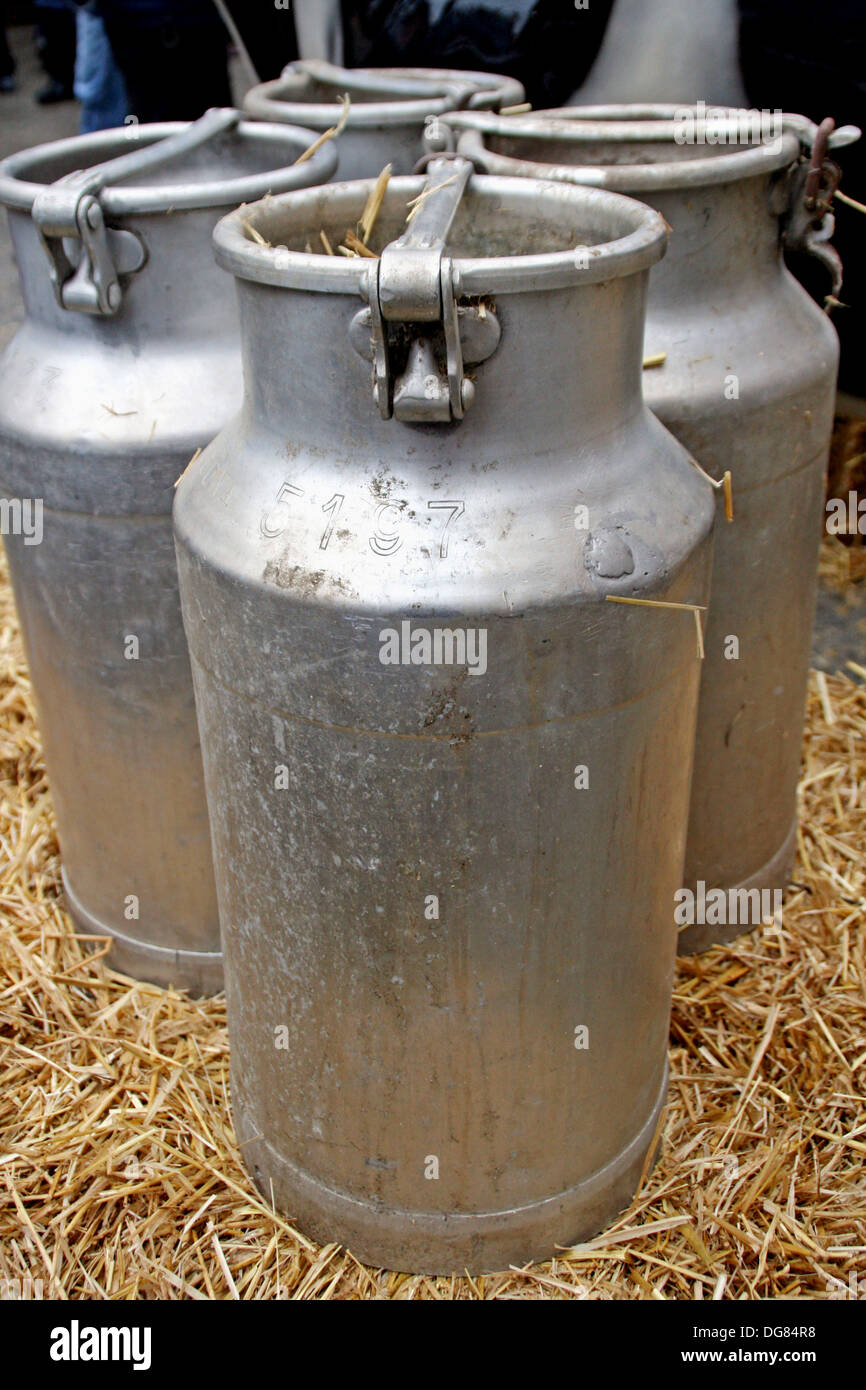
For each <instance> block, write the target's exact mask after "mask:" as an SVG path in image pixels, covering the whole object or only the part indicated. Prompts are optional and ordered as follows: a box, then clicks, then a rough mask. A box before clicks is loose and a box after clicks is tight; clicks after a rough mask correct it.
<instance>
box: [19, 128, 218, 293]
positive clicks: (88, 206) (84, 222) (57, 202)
mask: <svg viewBox="0 0 866 1390" xmlns="http://www.w3.org/2000/svg"><path fill="white" fill-rule="evenodd" d="M240 119H241V113H240V112H239V111H235V110H233V109H232V108H231V107H222V108H220V107H214V108H212V109H211V110H210V111H207V112H206V113H205V115H204V116H202V117H201V118H200V120H198V121H194V122H193V123H192V124H191V125H189V126H188V127H187V128H186V129H185V130H180V131H177V132H176V133H175V134H174V135H169V136H168V137H167V138H166V139H164V140H157V141H155V142H154V143H153V144H152V145H147V146H146V147H145V148H144V149H138V150H132V151H131V152H130V153H129V154H123V155H119V156H118V157H117V158H116V159H109V160H106V161H105V163H103V164H95V165H93V166H92V167H91V168H89V169H76V170H74V172H73V173H71V174H66V175H64V177H63V178H61V179H58V180H57V182H56V183H53V184H50V185H49V186H48V187H47V188H43V189H41V190H40V192H39V193H38V194H37V195H36V197H35V199H34V201H33V213H32V216H33V222H34V224H35V226H36V228H37V231H38V232H39V236H40V239H41V241H42V245H43V246H44V248H45V252H46V255H47V256H48V262H49V274H50V276H51V283H52V285H53V286H54V293H55V296H56V298H57V302H58V304H59V305H60V306H61V308H63V309H74V310H77V311H78V312H79V313H84V314H97V315H102V316H104V317H110V316H111V315H113V314H116V313H117V310H118V309H119V308H120V305H121V301H122V299H123V292H122V290H121V286H120V281H119V279H118V276H119V274H121V273H126V274H129V273H131V272H133V271H136V270H140V269H141V267H142V265H144V262H145V260H146V251H145V248H144V246H143V244H142V242H141V240H140V238H138V237H137V236H135V235H134V233H132V232H129V231H117V232H111V233H109V231H108V229H107V228H106V226H105V217H104V214H103V210H102V207H101V205H100V202H99V195H100V193H102V191H103V190H104V189H105V188H108V187H109V186H110V187H114V185H115V184H117V183H120V182H122V181H123V180H124V179H131V178H135V177H137V176H139V175H141V174H144V173H149V172H150V170H152V169H156V168H159V167H160V166H161V165H163V164H167V163H168V162H169V161H170V160H173V159H177V158H179V157H180V156H181V155H184V154H188V153H189V151H190V150H194V149H198V147H199V146H200V145H203V144H205V143H206V142H207V141H208V140H213V139H214V138H215V137H216V136H218V135H222V134H224V133H225V132H226V131H228V130H233V129H234V127H235V126H236V125H237V123H238V121H239V120H240ZM64 238H66V239H67V240H69V239H71V240H75V241H79V242H80V243H81V257H80V259H79V260H78V262H77V264H76V263H73V261H72V260H70V258H69V256H68V255H67V252H66V250H65V248H64V245H63V241H64ZM110 241H113V242H114V248H113V247H112V245H111V244H110ZM117 248H120V249H122V251H123V255H124V258H125V262H126V263H125V264H124V265H123V267H122V268H119V267H118V266H117V265H116V263H115V260H114V254H113V251H114V250H115V249H117Z"/></svg>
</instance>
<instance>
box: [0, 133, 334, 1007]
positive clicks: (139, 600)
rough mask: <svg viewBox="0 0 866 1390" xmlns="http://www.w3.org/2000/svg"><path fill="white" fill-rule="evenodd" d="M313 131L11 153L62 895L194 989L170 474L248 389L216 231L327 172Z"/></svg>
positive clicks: (21, 370)
mask: <svg viewBox="0 0 866 1390" xmlns="http://www.w3.org/2000/svg"><path fill="white" fill-rule="evenodd" d="M313 138H314V137H313V136H312V135H311V134H310V132H309V131H304V130H297V129H293V128H291V127H289V126H278V127H274V126H264V125H257V124H254V123H250V122H246V121H240V120H239V113H238V112H236V111H213V112H210V113H208V114H207V115H206V116H205V117H203V118H202V120H201V121H199V122H197V123H195V124H194V125H189V126H186V125H174V124H173V125H141V126H138V125H135V126H131V127H129V128H128V129H124V130H111V131H101V132H99V133H98V134H95V135H88V136H83V137H79V138H75V139H69V140H61V141H58V142H56V143H54V144H49V145H41V146H39V147H37V148H35V149H31V150H27V151H25V152H24V153H21V154H17V155H14V156H13V157H11V158H9V159H7V160H5V161H4V163H3V164H2V165H0V202H2V203H4V204H5V205H6V207H7V208H8V210H9V221H10V226H11V231H12V237H13V241H14V246H15V253H16V257H17V260H18V266H19V270H20V274H21V284H22V290H23V295H24V300H25V305H26V320H25V322H24V324H23V326H22V327H21V328H20V330H19V331H18V333H17V334H16V335H15V337H14V338H13V339H12V341H11V343H10V344H9V345H8V347H7V349H6V351H5V353H4V355H3V357H2V361H0V489H2V496H3V497H4V499H6V500H5V501H4V502H3V504H2V506H3V507H4V508H5V512H4V523H6V524H4V528H3V529H4V535H5V542H6V549H7V553H8V556H9V565H10V570H11V575H12V581H13V584H14V588H15V597H16V601H17V605H18V611H19V614H20V617H21V623H22V628H23V633H24V639H25V643H26V648H27V656H28V661H29V665H30V671H31V675H32V678H33V685H34V689H35V693H36V699H37V705H38V711H39V720H40V727H41V732H42V738H43V742H44V747H45V756H46V762H47V767H48V774H49V780H50V785H51V791H52V795H53V799H54V806H55V810H56V814H57V824H58V832H59V838H60V847H61V852H62V858H63V880H64V885H65V889H66V896H67V900H68V903H69V906H70V908H71V910H72V913H73V916H74V917H75V919H76V921H77V923H78V925H79V927H80V929H81V930H82V931H83V932H85V933H87V934H92V935H95V936H97V937H109V938H111V940H112V942H113V947H112V951H111V955H110V963H111V964H112V966H114V967H115V968H116V969H119V970H122V971H125V972H127V973H129V974H131V975H135V976H141V977H144V978H146V979H149V980H154V981H157V982H158V983H163V984H164V983H168V982H171V983H174V984H177V985H185V986H188V987H189V988H190V989H191V990H193V991H194V992H196V993H202V992H208V991H211V990H215V989H219V988H221V979H222V965H221V955H220V945H219V923H218V914H217V907H216V898H215V893H214V886H213V874H212V868H211V856H210V844H209V836H208V823H207V810H206V805H205V797H204V788H203V785H202V774H201V759H200V753H199V746H198V733H197V729H196V722H195V708H194V702H193V693H192V684H191V680H190V673H189V660H188V657H187V653H186V643H185V640H184V635H183V625H182V622H181V615H180V603H179V599H178V593H177V576H176V569H175V561H174V548H173V543H172V536H171V520H170V512H171V503H172V497H173V485H174V482H175V480H176V479H177V478H178V476H179V475H180V473H181V472H182V471H183V469H184V468H185V466H186V464H187V463H188V461H189V459H190V456H191V455H192V453H193V451H194V450H195V449H196V448H198V447H201V446H204V445H205V444H207V443H208V441H209V440H210V439H211V438H212V437H213V435H214V434H215V433H216V431H217V430H218V429H219V428H220V427H221V425H223V424H224V422H225V421H226V420H227V419H228V418H229V417H230V416H231V415H232V413H233V412H234V411H235V410H236V409H237V406H238V403H239V401H240V396H241V366H240V349H239V342H238V329H237V314H236V307H235V304H234V303H233V298H232V296H231V295H230V294H228V293H226V283H225V276H224V275H223V273H222V272H221V271H220V270H219V269H218V268H217V266H216V264H215V262H214V260H213V253H212V247H211V242H210V238H211V232H212V229H213V227H214V224H215V223H216V221H217V220H218V218H219V217H220V216H221V215H222V214H223V213H224V212H225V211H226V210H227V209H229V208H233V207H236V206H237V204H238V203H239V202H241V201H242V200H243V199H249V200H252V199H256V198H258V197H261V196H262V194H264V193H265V192H267V191H268V190H273V191H274V192H279V191H282V190H283V189H287V188H296V187H300V186H303V185H306V184H309V183H313V182H316V181H319V180H321V179H323V178H327V177H328V176H329V175H330V173H332V172H333V168H334V165H335V157H334V154H333V152H332V150H331V148H330V146H325V147H324V148H323V149H321V150H320V151H319V153H318V154H317V155H315V156H314V157H313V158H312V159H310V160H309V161H307V162H306V163H303V164H300V165H298V166H297V167H296V168H294V167H292V165H293V162H294V160H295V159H296V158H297V156H298V155H299V154H300V153H301V152H302V151H303V150H304V149H305V148H307V147H309V144H310V142H311V141H312V139H313ZM74 171H78V172H74Z"/></svg>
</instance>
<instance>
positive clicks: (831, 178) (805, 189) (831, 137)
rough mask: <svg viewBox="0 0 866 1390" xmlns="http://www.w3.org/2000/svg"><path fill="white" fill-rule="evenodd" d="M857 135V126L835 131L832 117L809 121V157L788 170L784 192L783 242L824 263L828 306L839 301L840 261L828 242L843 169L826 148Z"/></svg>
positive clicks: (806, 138) (805, 139)
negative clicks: (828, 281) (834, 196)
mask: <svg viewBox="0 0 866 1390" xmlns="http://www.w3.org/2000/svg"><path fill="white" fill-rule="evenodd" d="M859 135H860V132H859V130H858V129H857V128H856V126H842V127H841V128H840V129H839V130H837V129H836V127H835V122H834V121H833V118H832V117H831V116H828V117H827V118H826V119H825V120H823V121H822V122H821V124H820V125H819V126H817V127H815V126H813V125H812V124H811V122H809V123H808V128H807V130H805V131H804V133H803V134H801V141H802V143H803V144H804V146H805V149H806V150H807V152H808V154H809V159H808V161H807V160H806V159H802V160H801V161H800V162H799V163H798V164H795V165H794V167H793V168H792V169H791V171H790V174H789V177H788V183H787V187H786V189H785V191H784V194H783V198H784V201H785V203H786V204H787V206H786V207H785V208H784V224H783V232H782V235H783V239H784V242H785V245H786V246H788V247H790V248H791V250H793V251H801V252H803V253H805V254H806V255H810V256H814V257H815V258H816V259H817V260H819V261H820V262H821V263H822V265H824V266H826V268H827V270H828V271H829V273H830V277H831V288H830V295H829V297H828V300H827V303H828V305H829V304H833V303H837V302H838V301H837V299H836V296H837V295H838V294H839V291H840V290H841V288H842V261H841V259H840V257H839V253H838V251H837V250H836V249H835V247H833V246H831V245H830V238H831V237H832V235H833V231H834V229H835V218H834V217H833V213H832V211H831V208H832V204H833V194H834V193H835V192H836V189H837V188H838V186H839V180H840V178H841V176H842V171H841V170H840V168H839V166H838V164H836V163H834V161H833V160H831V159H830V158H828V150H829V149H831V148H833V147H835V146H837V145H847V144H850V143H851V142H852V141H853V140H856V139H858V138H859Z"/></svg>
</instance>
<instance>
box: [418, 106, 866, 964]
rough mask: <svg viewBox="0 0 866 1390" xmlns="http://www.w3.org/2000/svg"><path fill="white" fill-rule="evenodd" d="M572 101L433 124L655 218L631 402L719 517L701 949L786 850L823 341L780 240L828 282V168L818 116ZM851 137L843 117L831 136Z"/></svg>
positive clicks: (693, 934)
mask: <svg viewBox="0 0 866 1390" xmlns="http://www.w3.org/2000/svg"><path fill="white" fill-rule="evenodd" d="M586 114H587V113H584V112H582V111H575V110H568V111H567V112H566V111H561V112H558V113H541V114H539V115H538V116H533V117H531V118H530V117H521V118H519V119H517V118H515V119H514V120H507V121H506V120H500V119H498V118H496V117H481V116H478V117H476V116H474V115H470V116H465V115H463V114H462V113H457V114H455V115H454V116H453V117H450V116H449V118H448V124H449V125H451V126H452V127H453V128H454V135H455V136H456V137H457V142H458V147H459V149H460V150H461V151H463V152H464V153H465V154H467V155H469V156H471V158H472V159H473V160H474V161H475V163H476V165H477V167H479V168H480V169H483V170H488V171H490V172H495V173H497V174H518V173H519V174H522V175H525V176H527V177H530V178H537V177H540V176H542V175H546V176H547V177H550V178H553V179H556V180H559V181H562V182H565V183H569V184H571V183H581V184H593V185H596V186H598V187H604V188H611V189H616V190H619V191H620V192H624V193H629V194H633V195H634V196H635V197H639V198H641V199H642V200H645V201H646V202H647V203H649V204H650V205H651V206H652V207H654V208H657V209H658V211H659V212H661V213H662V214H663V215H664V217H665V218H666V220H667V222H668V223H669V225H670V227H671V229H672V230H671V238H670V250H669V253H668V255H667V256H666V258H665V260H664V262H663V263H662V264H661V265H660V266H659V267H658V269H657V270H655V271H654V272H653V275H652V276H651V279H650V294H649V308H648V316H647V332H646V353H647V359H648V367H647V370H646V371H644V374H643V375H644V398H645V400H646V401H647V403H648V405H649V406H650V407H651V408H652V410H653V411H654V412H655V413H656V414H657V415H658V417H659V419H661V420H662V421H663V422H664V424H666V425H667V426H668V428H669V429H670V430H672V431H673V433H674V434H675V435H676V436H677V438H678V439H679V440H681V441H682V443H683V444H685V445H686V447H687V448H688V449H689V450H690V451H691V452H692V453H693V455H694V457H695V458H696V459H697V460H698V462H699V463H700V464H701V465H702V466H703V467H704V468H705V469H706V470H707V471H708V472H709V473H710V474H712V476H713V477H714V478H715V479H716V480H721V479H722V478H723V476H724V474H725V472H726V471H728V470H729V471H730V473H731V475H732V485H733V515H734V519H733V521H732V523H731V524H725V523H720V526H719V528H718V530H717V534H716V542H715V559H714V565H713V590H712V601H711V605H710V612H709V620H708V626H707V638H706V660H705V661H704V664H703V672H702V683H701V697H700V712H699V716H698V731H697V747H696V751H695V767H694V780H693V788H692V798H691V814H690V823H689V835H688V847H687V852H686V871H685V880H684V885H685V886H684V890H683V893H682V895H680V896H678V899H677V903H676V905H675V911H676V915H677V918H678V921H679V923H680V925H683V926H684V930H683V931H682V934H681V936H680V948H681V949H685V950H700V949H703V948H705V947H706V946H708V945H710V944H711V943H712V942H714V941H724V940H729V939H730V938H732V937H733V936H736V935H737V934H739V933H741V932H743V931H748V930H749V929H750V928H753V927H754V926H756V925H758V924H759V923H760V922H761V920H762V919H763V918H764V917H767V916H773V915H775V914H776V913H777V912H778V911H779V910H780V908H781V892H782V889H783V888H784V886H785V884H786V882H787V880H788V876H789V873H790V870H791V867H792V864H793V859H794V851H795V835H796V787H797V779H798V775H799V766H800V742H801V736H802V730H803V713H804V706H805V698H806V683H807V676H808V669H809V653H810V646H811V632H812V617H813V612H814V606H815V593H816V580H817V558H818V545H819V540H820V535H821V526H822V517H823V500H824V473H825V467H826V461H827V454H828V450H829V442H830V434H831V430H832V421H833V401H834V388H835V381H836V367H837V360H838V343H837V338H836V333H835V330H834V329H833V327H832V324H831V323H830V322H829V319H828V318H827V316H826V315H825V314H823V313H822V312H821V311H820V309H819V308H818V307H817V306H816V305H815V303H814V302H813V301H812V300H811V299H810V298H809V296H808V295H807V294H806V293H805V291H804V290H803V289H802V288H801V287H800V285H799V284H798V283H797V282H796V281H795V280H794V279H793V277H792V276H791V275H790V274H789V273H788V271H787V270H786V268H785V265H784V261H783V259H782V244H783V242H787V243H788V244H790V245H795V246H798V247H800V248H801V249H805V250H807V251H811V252H812V253H813V254H815V255H817V256H819V257H820V258H821V259H823V260H824V261H825V263H826V265H827V268H828V271H829V272H830V274H829V275H828V290H831V291H832V294H833V295H834V296H835V295H837V294H838V291H839V286H840V283H841V267H840V266H839V263H838V258H837V257H836V256H835V253H834V251H833V249H832V247H830V246H829V244H828V238H829V236H830V235H831V234H832V225H833V219H832V216H831V215H830V214H829V212H828V206H829V199H830V197H831V196H832V192H833V189H834V187H835V183H836V181H837V180H838V173H839V171H838V168H837V167H836V166H835V165H833V164H831V163H830V162H829V161H828V160H826V159H825V153H824V149H825V148H826V136H827V128H825V127H822V131H821V135H820V139H818V140H817V141H816V136H818V132H817V131H816V128H815V127H814V126H813V125H811V123H810V122H808V121H806V120H805V119H804V118H803V117H797V116H789V115H785V116H782V115H781V113H779V116H778V117H777V116H776V115H775V114H774V113H758V112H752V113H749V112H735V111H727V112H724V113H719V117H718V119H717V118H715V117H713V116H712V115H707V114H706V113H705V112H701V110H700V109H699V108H698V109H691V110H689V108H676V107H653V106H644V107H627V106H626V107H608V108H604V107H601V108H595V109H593V110H592V111H591V112H590V113H588V114H590V115H591V116H592V117H593V119H592V120H576V119H575V117H577V116H584V115H586ZM653 116H655V117H656V119H655V120H653V119H651V118H652V117H653ZM566 117H570V118H571V119H566ZM604 117H607V119H603V118H604ZM629 117H638V118H642V119H628V118H629ZM470 122H473V123H474V126H473V128H472V129H469V128H468V126H469V123H470ZM829 126H832V122H830V123H829ZM440 133H441V132H440ZM858 133H859V132H857V131H856V129H855V128H853V127H844V128H842V129H840V130H838V131H835V132H833V134H831V135H830V137H829V145H831V146H832V145H834V144H845V143H848V142H850V140H851V139H856V138H857V135H858ZM813 146H814V147H815V150H814V155H813V154H812V153H811V150H812V148H813ZM822 147H824V148H822ZM810 169H811V172H810ZM810 199H811V200H812V201H811V203H810V202H809V200H810ZM709 894H716V896H715V897H713V898H712V899H709V898H708V895H709ZM702 919H703V920H702Z"/></svg>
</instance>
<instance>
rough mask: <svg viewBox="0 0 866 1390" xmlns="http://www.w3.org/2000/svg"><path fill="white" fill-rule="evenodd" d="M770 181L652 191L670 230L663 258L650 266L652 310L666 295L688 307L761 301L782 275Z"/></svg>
mask: <svg viewBox="0 0 866 1390" xmlns="http://www.w3.org/2000/svg"><path fill="white" fill-rule="evenodd" d="M771 185H772V176H766V175H765V176H760V177H752V178H745V179H742V180H739V181H737V182H732V183H726V184H722V185H718V186H710V187H706V188H680V189H670V190H665V191H659V192H654V193H653V194H652V204H653V206H654V207H655V208H656V209H657V210H658V211H659V212H661V213H662V215H663V217H664V218H665V220H666V221H667V222H668V224H669V225H670V228H671V237H670V242H669V246H668V254H667V256H666V257H665V259H664V261H663V262H662V263H661V264H660V265H659V266H657V267H656V269H655V271H654V273H653V278H652V285H651V292H650V294H651V298H650V302H651V304H652V305H656V304H658V303H661V302H666V301H667V300H668V299H669V298H670V296H671V295H675V296H676V297H677V299H688V301H689V302H690V303H691V304H692V305H697V304H706V303H709V302H713V303H718V302H719V301H720V298H721V299H723V300H726V302H728V303H733V302H734V301H739V300H741V299H742V298H743V296H745V297H747V298H748V299H750V300H751V299H754V298H755V297H756V296H757V297H763V296H764V295H766V294H767V293H769V292H771V291H772V289H773V286H774V284H775V281H776V279H777V277H778V276H779V275H780V274H781V273H782V258H781V241H780V232H781V228H780V221H779V216H778V214H777V213H776V212H774V211H773V209H772V190H771Z"/></svg>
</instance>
